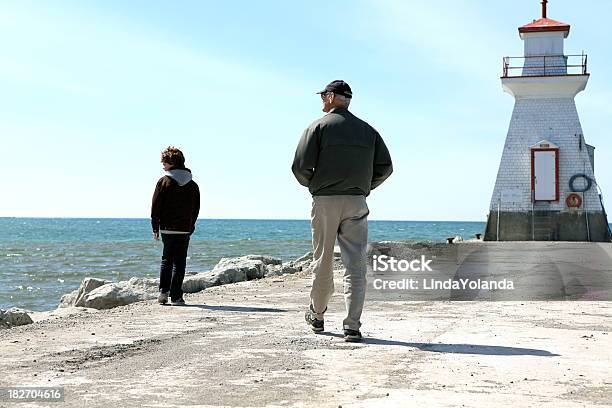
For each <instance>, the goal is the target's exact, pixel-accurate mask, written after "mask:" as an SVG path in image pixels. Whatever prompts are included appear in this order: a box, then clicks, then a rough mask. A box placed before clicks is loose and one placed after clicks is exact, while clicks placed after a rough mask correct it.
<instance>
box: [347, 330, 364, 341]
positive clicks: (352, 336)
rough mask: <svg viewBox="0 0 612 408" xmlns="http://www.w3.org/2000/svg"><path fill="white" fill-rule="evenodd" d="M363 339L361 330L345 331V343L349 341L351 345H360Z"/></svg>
mask: <svg viewBox="0 0 612 408" xmlns="http://www.w3.org/2000/svg"><path fill="white" fill-rule="evenodd" d="M362 339H363V337H362V336H361V332H360V331H359V330H351V329H345V330H344V341H348V342H349V343H359V342H360V341H361V340H362Z"/></svg>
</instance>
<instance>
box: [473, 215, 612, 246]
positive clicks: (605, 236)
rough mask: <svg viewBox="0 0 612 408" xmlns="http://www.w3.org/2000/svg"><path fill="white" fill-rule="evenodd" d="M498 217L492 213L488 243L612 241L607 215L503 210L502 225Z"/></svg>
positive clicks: (487, 234)
mask: <svg viewBox="0 0 612 408" xmlns="http://www.w3.org/2000/svg"><path fill="white" fill-rule="evenodd" d="M497 218H498V213H497V211H491V212H490V213H489V217H488V219H487V227H486V230H485V236H484V240H485V241H532V240H534V241H591V242H610V240H611V237H610V232H609V228H608V219H607V217H606V215H605V214H604V213H603V212H588V213H587V212H584V211H580V212H578V211H576V212H561V211H535V212H533V213H532V212H531V211H528V212H503V211H502V212H500V213H499V223H498V219H497ZM587 226H588V227H587ZM498 232H499V235H498Z"/></svg>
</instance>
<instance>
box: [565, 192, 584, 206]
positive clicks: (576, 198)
mask: <svg viewBox="0 0 612 408" xmlns="http://www.w3.org/2000/svg"><path fill="white" fill-rule="evenodd" d="M565 204H567V206H568V207H569V208H580V207H581V206H582V197H580V195H579V194H576V193H571V194H568V196H567V197H566V198H565Z"/></svg>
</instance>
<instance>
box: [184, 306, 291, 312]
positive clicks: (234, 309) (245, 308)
mask: <svg viewBox="0 0 612 408" xmlns="http://www.w3.org/2000/svg"><path fill="white" fill-rule="evenodd" d="M179 307H197V308H200V309H205V310H218V311H222V312H247V313H248V312H260V313H284V312H286V311H287V310H285V309H277V308H273V307H257V306H224V305H218V306H213V305H200V304H187V305H183V306H179Z"/></svg>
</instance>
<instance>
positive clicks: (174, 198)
mask: <svg viewBox="0 0 612 408" xmlns="http://www.w3.org/2000/svg"><path fill="white" fill-rule="evenodd" d="M199 212H200V189H199V188H198V185H197V184H196V182H195V181H193V180H192V178H191V171H190V170H189V169H185V168H182V169H179V168H176V169H172V170H170V171H167V172H166V175H165V176H164V177H162V178H160V179H159V181H158V182H157V186H155V192H154V193H153V203H152V205H151V226H152V227H153V232H159V230H168V231H183V232H190V233H192V232H193V231H195V223H196V220H197V219H198V214H199Z"/></svg>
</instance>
